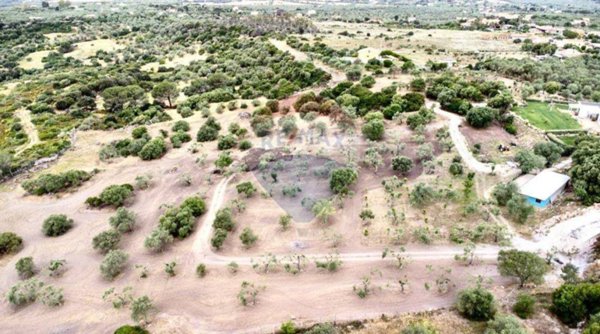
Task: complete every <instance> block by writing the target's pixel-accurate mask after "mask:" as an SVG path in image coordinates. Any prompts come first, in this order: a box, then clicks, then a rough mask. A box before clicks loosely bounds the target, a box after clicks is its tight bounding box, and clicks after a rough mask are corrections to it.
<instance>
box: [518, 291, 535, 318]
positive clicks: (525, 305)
mask: <svg viewBox="0 0 600 334" xmlns="http://www.w3.org/2000/svg"><path fill="white" fill-rule="evenodd" d="M512 310H513V312H515V314H516V315H518V316H519V318H521V319H527V318H529V317H530V316H532V315H533V313H535V298H533V297H532V296H531V295H528V294H526V293H521V294H519V295H518V296H517V301H516V303H515V305H513V308H512Z"/></svg>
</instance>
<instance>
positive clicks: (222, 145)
mask: <svg viewBox="0 0 600 334" xmlns="http://www.w3.org/2000/svg"><path fill="white" fill-rule="evenodd" d="M235 145H237V139H236V138H235V136H233V135H231V134H229V135H225V136H221V137H220V138H219V142H218V143H217V148H218V149H219V150H221V151H222V150H228V149H231V148H234V147H235Z"/></svg>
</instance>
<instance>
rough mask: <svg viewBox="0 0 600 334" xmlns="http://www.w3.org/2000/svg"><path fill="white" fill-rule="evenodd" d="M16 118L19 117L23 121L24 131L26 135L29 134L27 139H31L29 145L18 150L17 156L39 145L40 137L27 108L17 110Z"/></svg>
mask: <svg viewBox="0 0 600 334" xmlns="http://www.w3.org/2000/svg"><path fill="white" fill-rule="evenodd" d="M15 116H17V117H19V119H20V120H21V125H22V126H23V131H25V133H26V134H27V138H29V141H28V142H27V145H25V146H23V147H21V148H20V149H18V150H17V152H16V154H19V153H21V152H23V151H25V150H26V149H28V148H30V147H32V146H33V145H35V144H37V143H39V142H40V137H39V136H38V132H37V129H36V128H35V125H33V123H32V122H31V113H30V112H29V110H27V109H25V108H20V109H17V110H16V111H15Z"/></svg>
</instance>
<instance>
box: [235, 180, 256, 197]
mask: <svg viewBox="0 0 600 334" xmlns="http://www.w3.org/2000/svg"><path fill="white" fill-rule="evenodd" d="M235 188H236V189H237V193H238V194H244V195H246V197H252V195H254V193H255V192H256V188H255V187H254V185H253V184H252V182H250V181H247V182H242V183H239V184H238V185H237V186H235Z"/></svg>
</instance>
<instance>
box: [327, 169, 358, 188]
mask: <svg viewBox="0 0 600 334" xmlns="http://www.w3.org/2000/svg"><path fill="white" fill-rule="evenodd" d="M357 180H358V173H357V172H356V170H355V169H353V168H349V167H345V168H337V169H334V170H332V171H331V176H330V178H329V189H331V191H333V192H334V193H335V194H347V193H348V192H349V191H350V186H351V185H352V184H354V183H355V182H356V181H357Z"/></svg>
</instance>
